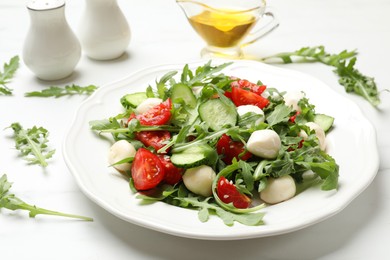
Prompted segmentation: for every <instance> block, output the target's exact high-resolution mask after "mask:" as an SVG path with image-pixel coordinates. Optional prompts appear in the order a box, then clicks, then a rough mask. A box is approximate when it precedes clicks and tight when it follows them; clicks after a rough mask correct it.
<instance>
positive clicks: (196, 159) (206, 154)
mask: <svg viewBox="0 0 390 260" xmlns="http://www.w3.org/2000/svg"><path fill="white" fill-rule="evenodd" d="M217 159H218V155H217V153H216V151H215V150H214V149H213V148H211V147H210V146H209V145H207V144H203V145H198V146H191V147H189V148H188V149H186V150H184V151H183V152H180V153H174V154H172V157H171V161H172V163H173V164H174V165H175V166H177V167H180V168H186V169H188V168H193V167H197V166H200V165H203V164H205V165H210V166H213V165H214V164H215V163H216V161H217Z"/></svg>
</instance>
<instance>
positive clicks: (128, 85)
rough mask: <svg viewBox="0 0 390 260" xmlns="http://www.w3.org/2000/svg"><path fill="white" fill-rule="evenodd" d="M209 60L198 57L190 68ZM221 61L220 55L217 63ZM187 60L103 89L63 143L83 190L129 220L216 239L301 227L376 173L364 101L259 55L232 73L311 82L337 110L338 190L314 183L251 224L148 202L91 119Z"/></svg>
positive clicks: (331, 146)
mask: <svg viewBox="0 0 390 260" xmlns="http://www.w3.org/2000/svg"><path fill="white" fill-rule="evenodd" d="M204 63H205V62H204V61H201V62H193V63H190V64H189V65H190V68H195V67H197V66H200V65H203V64H204ZM217 63H219V62H217V61H215V62H214V63H213V65H216V64H217ZM183 66H184V64H176V65H164V66H157V67H152V68H148V69H145V70H142V71H140V72H137V73H134V74H133V75H131V76H129V77H126V78H124V79H122V80H119V81H117V82H114V83H112V84H109V85H107V86H105V87H102V88H100V89H98V90H97V91H96V93H94V94H93V95H92V96H91V97H90V98H88V99H87V100H86V101H85V102H84V103H83V104H82V105H81V107H80V108H79V109H78V111H77V114H76V116H75V118H74V121H73V123H72V125H71V127H70V129H69V132H68V134H67V136H66V138H65V140H64V143H63V154H64V158H65V161H66V164H67V165H68V167H69V169H70V171H71V172H72V174H73V175H74V177H75V179H76V181H77V183H78V185H79V186H80V188H81V190H82V191H83V192H84V193H85V194H86V195H87V196H88V197H89V198H90V199H91V200H93V201H94V202H96V203H97V204H98V205H100V206H101V207H103V208H104V209H106V210H107V211H109V212H111V213H112V214H114V215H116V216H117V217H119V218H121V219H124V220H126V221H128V222H131V223H134V224H137V225H140V226H143V227H146V228H150V229H153V230H157V231H160V232H164V233H168V234H172V235H177V236H183V237H190V238H197V239H210V240H233V239H245V238H255V237H265V236H271V235H277V234H282V233H287V232H291V231H294V230H298V229H301V228H304V227H307V226H309V225H312V224H315V223H318V222H320V221H322V220H324V219H326V218H328V217H330V216H332V215H334V214H336V213H338V212H340V211H341V210H342V209H343V208H345V207H346V206H347V205H348V204H349V203H350V202H351V201H352V200H353V199H354V198H355V197H356V196H357V195H359V194H360V193H361V192H362V191H363V190H364V189H365V188H366V187H367V186H368V185H369V184H370V183H371V181H372V180H373V178H374V177H375V175H376V173H377V171H378V166H379V157H378V153H377V147H376V135H375V131H374V129H373V127H372V125H371V124H370V123H369V121H368V120H367V119H366V118H365V117H364V116H363V114H362V113H361V111H360V109H359V108H358V107H357V106H356V105H355V104H354V103H352V102H351V101H349V100H348V99H346V98H344V97H342V96H341V95H339V94H337V93H336V92H334V91H333V90H332V89H330V88H329V87H328V86H327V85H325V84H324V83H322V82H321V81H319V80H317V79H315V78H313V77H311V76H308V75H306V74H302V73H299V72H296V71H291V70H286V69H281V68H277V67H273V66H269V65H265V64H262V63H259V62H254V61H235V63H234V64H232V65H230V66H229V67H228V68H227V69H225V70H224V73H225V74H227V75H231V76H237V77H240V78H245V79H248V80H251V81H254V82H256V81H257V80H261V81H262V82H263V83H264V84H266V85H267V86H268V87H275V88H277V89H280V90H303V91H305V92H306V94H307V96H308V98H309V99H310V101H311V103H313V104H315V105H316V111H317V112H318V113H325V114H328V115H331V116H334V117H335V127H334V129H333V130H332V131H331V133H329V135H328V136H327V143H328V153H330V154H331V155H332V156H333V157H334V158H335V159H336V161H337V163H338V164H339V165H340V179H339V183H340V187H339V189H338V191H337V192H335V191H330V192H325V191H321V190H320V189H319V187H312V188H310V189H308V190H306V191H304V192H303V193H301V194H299V195H298V196H296V197H294V198H293V199H291V200H289V201H286V202H283V203H280V204H277V205H274V206H269V207H267V208H266V209H264V211H265V212H266V215H265V217H264V221H265V225H262V226H256V227H250V226H244V225H241V224H239V223H235V224H234V226H232V227H228V226H226V225H224V224H223V222H222V221H221V219H219V218H218V217H214V216H213V217H211V219H210V220H209V221H208V222H206V223H202V222H200V221H199V220H198V216H197V213H198V211H196V210H190V209H184V208H179V207H174V206H171V205H167V204H165V203H162V202H158V203H154V204H150V205H141V204H140V200H138V199H136V198H135V197H134V195H133V194H132V193H131V191H130V189H129V185H128V183H127V181H126V180H125V179H124V178H122V177H121V176H120V174H118V173H116V172H115V171H114V170H113V169H112V168H110V167H108V163H107V153H108V149H109V147H110V144H111V142H109V141H107V140H102V138H99V137H98V136H97V135H96V134H95V133H94V132H93V131H91V130H90V128H89V125H88V122H89V121H91V120H97V119H105V118H108V117H110V116H112V115H116V114H118V113H120V112H121V111H122V107H121V105H120V102H119V99H120V98H121V97H122V96H123V95H124V94H127V93H132V92H136V91H144V90H145V88H146V87H147V86H148V85H149V84H151V85H152V86H155V81H156V80H157V79H159V78H160V77H161V76H162V75H164V74H165V73H166V72H168V71H172V70H179V71H180V70H181V69H182V68H183Z"/></svg>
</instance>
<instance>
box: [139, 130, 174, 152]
mask: <svg viewBox="0 0 390 260" xmlns="http://www.w3.org/2000/svg"><path fill="white" fill-rule="evenodd" d="M135 138H136V139H137V140H139V141H141V143H143V144H144V145H145V146H147V147H148V146H151V147H153V148H154V150H156V151H158V150H160V149H161V148H163V147H164V146H165V144H166V141H168V140H169V139H171V133H170V132H168V131H141V132H137V133H135ZM167 151H168V150H167Z"/></svg>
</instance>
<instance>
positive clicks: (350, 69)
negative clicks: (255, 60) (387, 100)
mask: <svg viewBox="0 0 390 260" xmlns="http://www.w3.org/2000/svg"><path fill="white" fill-rule="evenodd" d="M357 54H358V53H357V52H356V51H347V50H343V51H342V52H340V53H337V54H329V53H327V52H326V51H325V48H324V46H315V47H303V48H301V49H299V50H296V51H294V52H283V53H279V54H275V55H272V56H269V57H266V58H263V61H265V62H270V61H272V60H273V59H275V58H277V59H282V61H283V62H284V63H293V62H321V63H323V64H325V65H328V66H332V67H335V68H336V69H335V70H334V72H335V73H336V74H337V75H338V76H339V77H340V78H339V83H340V84H341V85H342V86H344V87H345V90H346V91H347V92H348V93H355V94H357V95H359V96H361V97H363V98H364V99H366V100H367V101H368V102H370V104H371V105H372V106H374V107H376V106H378V105H379V104H380V98H379V92H378V89H377V86H376V83H375V81H374V78H372V77H368V76H365V75H363V74H362V73H360V71H358V70H357V69H356V68H355V63H356V56H357ZM294 58H300V59H298V60H296V59H294Z"/></svg>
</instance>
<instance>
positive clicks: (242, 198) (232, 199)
mask: <svg viewBox="0 0 390 260" xmlns="http://www.w3.org/2000/svg"><path fill="white" fill-rule="evenodd" d="M217 194H218V197H219V199H220V200H222V201H223V202H224V203H226V204H229V203H233V206H234V207H236V208H238V209H246V208H249V206H250V204H251V199H250V198H249V197H248V196H246V195H245V194H242V193H241V192H239V191H238V189H237V187H236V186H235V185H234V184H233V183H232V182H231V181H229V180H228V179H226V178H225V177H223V176H222V177H220V178H219V180H218V185H217Z"/></svg>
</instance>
